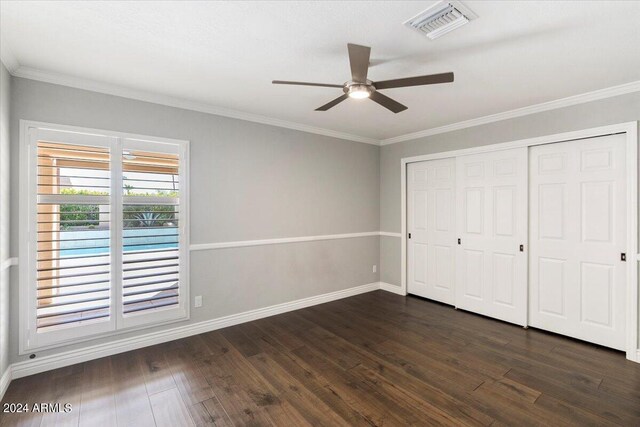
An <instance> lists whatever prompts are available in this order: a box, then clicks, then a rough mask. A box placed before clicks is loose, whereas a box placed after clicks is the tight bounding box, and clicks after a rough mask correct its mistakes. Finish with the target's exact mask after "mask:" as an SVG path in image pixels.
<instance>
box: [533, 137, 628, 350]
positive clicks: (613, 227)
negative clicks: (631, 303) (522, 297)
mask: <svg viewBox="0 0 640 427" xmlns="http://www.w3.org/2000/svg"><path fill="white" fill-rule="evenodd" d="M529 155H530V161H529V173H530V185H531V190H530V212H531V213H530V214H531V227H530V236H531V260H530V280H529V310H530V316H529V318H530V324H531V325H532V326H536V327H539V328H542V329H547V330H550V331H553V332H558V333H561V334H565V335H569V336H572V337H575V338H580V339H583V340H587V341H591V342H594V343H597V344H602V345H605V346H608V347H613V348H617V349H620V350H622V349H624V348H625V301H624V297H625V283H626V271H625V263H624V262H623V261H622V260H621V253H623V252H624V251H625V249H624V248H625V245H626V239H627V236H626V232H627V231H626V230H627V228H626V226H627V225H626V172H625V135H611V136H603V137H598V138H590V139H585V140H580V141H571V142H563V143H557V144H548V145H541V146H535V147H532V148H531V149H530V152H529Z"/></svg>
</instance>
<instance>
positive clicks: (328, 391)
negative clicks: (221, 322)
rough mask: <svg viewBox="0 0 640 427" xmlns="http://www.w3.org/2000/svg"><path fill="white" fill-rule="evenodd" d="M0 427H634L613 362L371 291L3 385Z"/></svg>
mask: <svg viewBox="0 0 640 427" xmlns="http://www.w3.org/2000/svg"><path fill="white" fill-rule="evenodd" d="M4 402H29V403H35V402H52V403H57V402H59V403H71V404H72V406H73V410H72V411H71V412H69V413H29V414H0V416H1V417H2V420H1V422H0V424H1V425H2V426H27V425H28V426H49V425H56V426H58V425H64V426H136V427H137V426H147V425H148V426H154V425H156V426H172V427H176V426H194V425H197V426H234V425H235V426H243V425H251V426H262V425H264V426H268V425H284V426H311V425H313V426H320V425H326V426H347V425H356V426H383V425H385V426H396V425H397V426H400V425H512V426H513V425H518V426H524V425H545V426H564V425H580V426H587V425H598V426H601V425H604V426H606V425H625V426H638V425H640V364H635V363H633V362H629V361H627V360H625V358H624V355H623V354H622V353H620V352H616V351H612V350H608V349H605V348H602V347H598V346H595V345H590V344H587V343H583V342H579V341H575V340H571V339H568V338H564V337H561V336H557V335H553V334H549V333H545V332H541V331H537V330H533V329H529V330H525V329H523V328H521V327H518V326H514V325H509V324H506V323H502V322H499V321H496V320H492V319H487V318H484V317H481V316H477V315H474V314H471V313H466V312H463V311H456V310H454V309H453V308H451V307H449V306H445V305H441V304H437V303H434V302H429V301H425V300H422V299H419V298H415V297H406V298H405V297H401V296H397V295H393V294H390V293H387V292H384V291H376V292H371V293H367V294H363V295H359V296H355V297H351V298H347V299H343V300H340V301H335V302H331V303H328V304H323V305H319V306H315V307H311V308H306V309H303V310H299V311H295V312H291V313H286V314H282V315H279V316H274V317H270V318H266V319H262V320H258V321H254V322H250V323H246V324H243V325H238V326H234V327H230V328H226V329H222V330H219V331H214V332H209V333H206V334H202V335H196V336H193V337H189V338H185V339H182V340H178V341H173V342H169V343H165V344H161V345H157V346H153V347H148V348H144V349H141V350H137V351H131V352H128V353H124V354H119V355H115V356H111V357H107V358H103V359H99V360H93V361H90V362H87V363H83V364H79V365H74V366H70V367H66V368H62V369H58V370H55V371H50V372H45V373H42V374H39V375H33V376H30V377H27V378H22V379H18V380H15V381H13V382H12V383H11V386H10V387H9V390H8V391H7V393H6V395H5V398H4V401H3V403H4Z"/></svg>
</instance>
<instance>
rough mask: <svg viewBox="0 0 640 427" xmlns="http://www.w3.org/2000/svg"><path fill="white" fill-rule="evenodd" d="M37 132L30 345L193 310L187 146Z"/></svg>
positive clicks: (29, 264)
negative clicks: (186, 193) (190, 305)
mask: <svg viewBox="0 0 640 427" xmlns="http://www.w3.org/2000/svg"><path fill="white" fill-rule="evenodd" d="M28 132H29V133H28V135H29V143H28V146H27V151H28V153H29V154H28V156H26V157H25V158H26V160H25V163H24V167H25V169H26V170H28V173H27V174H26V175H25V181H24V182H25V184H24V185H25V186H24V187H22V189H21V192H24V193H25V194H24V196H23V197H22V200H23V202H22V203H27V204H26V205H23V206H24V207H25V211H24V212H25V213H26V215H25V217H26V218H25V219H24V221H25V223H24V224H26V225H28V226H26V227H24V228H23V229H25V230H26V231H25V233H24V234H21V236H22V237H24V238H25V239H26V242H27V244H26V245H23V248H24V252H21V254H22V255H21V256H24V258H22V259H25V262H24V266H21V277H22V278H21V284H22V283H25V284H26V285H24V286H23V285H21V288H20V292H21V294H20V295H21V296H20V300H21V303H22V302H23V301H24V306H21V313H24V314H21V315H22V316H25V317H24V319H25V323H24V324H25V325H26V327H25V328H24V331H25V333H24V335H21V342H20V348H21V351H26V350H31V349H35V348H46V347H52V346H55V345H59V344H65V343H69V342H73V341H77V340H78V339H86V338H91V337H92V336H99V335H100V334H103V333H107V332H113V331H117V330H119V329H127V328H131V327H137V326H144V325H147V324H154V323H159V322H166V321H171V320H176V319H183V318H185V317H186V316H187V310H188V304H187V303H188V291H187V287H186V277H187V272H188V268H187V265H188V264H187V262H188V252H187V251H188V247H187V243H188V238H187V235H186V227H185V224H184V219H185V218H184V217H183V216H182V215H184V212H185V211H186V201H185V199H184V197H181V196H183V194H182V191H184V176H185V169H186V156H185V153H186V145H185V144H183V143H182V142H181V141H180V142H167V141H165V140H162V141H147V140H138V139H129V138H124V137H119V136H109V135H96V134H89V133H87V134H84V133H79V132H72V131H66V130H54V129H49V128H46V129H42V128H30V129H29V130H28ZM21 224H22V223H21ZM21 228H22V227H21ZM21 264H23V263H22V262H21Z"/></svg>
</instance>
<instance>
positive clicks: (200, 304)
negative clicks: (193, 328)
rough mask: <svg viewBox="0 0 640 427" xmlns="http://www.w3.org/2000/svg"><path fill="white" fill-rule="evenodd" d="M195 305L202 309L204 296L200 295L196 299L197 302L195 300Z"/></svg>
mask: <svg viewBox="0 0 640 427" xmlns="http://www.w3.org/2000/svg"><path fill="white" fill-rule="evenodd" d="M194 305H195V306H196V307H202V295H198V296H197V297H196V300H195V303H194Z"/></svg>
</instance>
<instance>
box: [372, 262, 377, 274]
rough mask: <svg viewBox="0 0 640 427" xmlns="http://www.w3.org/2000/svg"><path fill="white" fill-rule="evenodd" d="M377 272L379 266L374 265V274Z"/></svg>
mask: <svg viewBox="0 0 640 427" xmlns="http://www.w3.org/2000/svg"><path fill="white" fill-rule="evenodd" d="M376 271H378V266H377V265H375V264H374V265H373V272H374V273H375V272H376Z"/></svg>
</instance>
